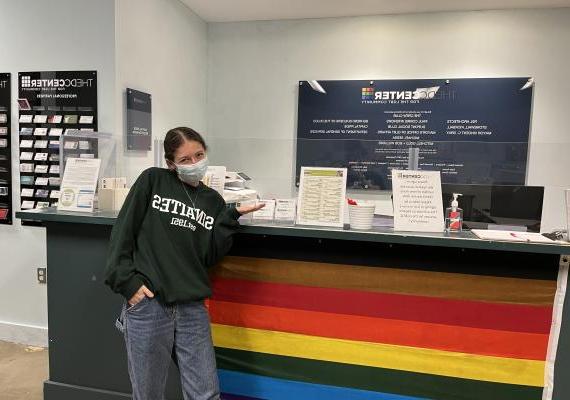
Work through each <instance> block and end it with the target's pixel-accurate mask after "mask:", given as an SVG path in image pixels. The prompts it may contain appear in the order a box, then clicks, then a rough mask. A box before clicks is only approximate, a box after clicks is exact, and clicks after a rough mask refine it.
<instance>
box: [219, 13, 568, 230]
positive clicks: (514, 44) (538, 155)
mask: <svg viewBox="0 0 570 400" xmlns="http://www.w3.org/2000/svg"><path fill="white" fill-rule="evenodd" d="M208 35H209V36H208V43H209V57H208V68H209V70H208V72H209V79H208V132H209V135H210V137H211V139H210V142H211V145H212V146H211V147H212V151H211V156H210V157H211V158H212V159H213V160H214V161H215V162H217V163H221V164H226V165H228V166H229V167H231V168H236V169H240V170H244V171H246V172H247V173H248V174H251V175H252V176H253V177H254V179H255V182H256V184H257V188H259V189H261V191H262V193H265V194H276V195H281V196H286V195H289V194H291V193H293V186H292V176H293V171H294V155H295V152H294V141H293V140H294V137H295V134H296V118H297V115H296V112H297V111H296V108H297V102H296V99H297V89H296V85H297V82H298V81H299V80H307V79H321V80H328V79H331V80H332V79H408V78H410V79H412V78H463V77H509V76H534V77H535V79H536V87H535V97H534V110H533V122H532V135H531V141H532V144H531V154H530V168H529V175H528V184H535V185H547V186H549V187H551V188H550V189H549V191H548V192H547V198H546V199H545V202H546V208H545V212H544V215H543V226H544V227H545V228H547V229H550V228H552V227H556V226H562V225H561V223H559V221H558V220H559V218H558V216H559V215H561V214H559V213H560V212H561V211H562V208H561V207H562V204H563V203H562V197H561V193H562V192H561V189H553V188H552V186H555V187H570V171H569V170H568V168H567V167H566V165H567V164H568V163H567V162H566V161H565V159H566V157H565V156H566V155H567V154H569V150H570V135H569V134H568V133H569V132H568V123H567V118H566V117H565V116H566V115H568V110H570V97H568V95H567V93H570V79H568V65H569V64H570V9H556V10H524V11H523V10H516V11H481V12H454V13H433V14H422V15H420V14H418V15H401V16H397V15H395V16H375V17H358V18H335V19H319V20H311V19H306V20H295V21H268V22H244V23H215V24H209V25H208ZM556 170H558V171H559V172H555V171H556ZM376 196H380V195H379V194H376ZM384 196H385V195H384Z"/></svg>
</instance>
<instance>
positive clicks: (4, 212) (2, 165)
mask: <svg viewBox="0 0 570 400" xmlns="http://www.w3.org/2000/svg"><path fill="white" fill-rule="evenodd" d="M10 88H11V86H10V74H0V224H5V225H11V224H12V156H11V154H12V153H11V151H10V149H11V143H10V137H11V135H10V127H11V125H10V119H11V118H10V117H11V112H10V109H11V107H10V102H11V96H10V93H11V90H10Z"/></svg>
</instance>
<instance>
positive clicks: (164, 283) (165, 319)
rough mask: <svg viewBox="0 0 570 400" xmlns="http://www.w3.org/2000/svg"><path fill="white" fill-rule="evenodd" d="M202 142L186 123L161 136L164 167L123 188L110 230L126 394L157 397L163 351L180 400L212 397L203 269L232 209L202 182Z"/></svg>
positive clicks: (230, 223) (148, 399) (216, 253)
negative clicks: (173, 367)
mask: <svg viewBox="0 0 570 400" xmlns="http://www.w3.org/2000/svg"><path fill="white" fill-rule="evenodd" d="M206 150H207V147H206V143H205V142H204V139H203V138H202V136H200V134H199V133H197V132H195V131H194V130H192V129H190V128H184V127H181V128H175V129H171V130H170V131H168V133H167V134H166V137H165V139H164V156H165V158H166V163H167V165H168V169H163V168H149V169H147V170H146V171H144V172H143V173H142V174H141V175H140V176H139V178H138V179H137V181H136V183H135V184H134V186H133V187H132V189H131V190H130V192H129V195H128V196H127V199H126V200H125V204H124V205H123V207H122V209H121V212H120V213H119V216H118V218H117V222H116V224H115V226H114V228H113V232H112V234H111V244H110V249H109V256H108V260H107V268H106V274H105V275H106V280H105V283H106V284H107V285H109V286H110V287H111V289H112V290H113V291H115V292H117V293H120V294H121V295H123V297H124V298H125V299H126V300H127V301H126V303H125V306H124V307H123V312H122V313H121V317H120V318H119V320H118V321H117V322H118V323H119V325H120V328H122V330H123V332H124V335H125V343H126V348H127V357H128V365H129V376H130V379H131V384H132V387H133V400H160V399H163V398H164V390H165V385H166V378H167V373H168V366H169V364H170V359H171V357H172V358H174V360H175V362H176V363H177V364H178V368H179V370H180V378H181V384H182V392H183V394H184V399H185V400H190V399H192V400H202V399H203V400H206V399H219V386H218V378H217V373H216V362H215V358H214V350H213V345H212V338H211V333H210V322H209V318H208V314H207V310H206V309H205V307H204V299H205V298H207V297H209V296H210V295H211V289H210V282H209V279H208V272H207V270H208V268H209V267H210V266H212V265H214V264H216V263H217V262H218V261H219V260H220V259H221V258H222V257H223V256H224V255H225V254H226V252H227V251H228V250H229V248H230V246H231V243H232V239H231V237H232V235H233V233H234V232H235V231H236V229H237V227H238V226H239V223H238V222H237V219H238V218H239V216H240V215H242V214H245V213H249V212H252V211H255V210H258V209H260V208H261V207H262V205H256V206H241V207H238V208H237V209H236V208H227V207H226V204H225V202H224V200H223V198H222V197H221V196H220V195H219V194H218V193H217V192H216V191H215V190H213V189H210V188H209V187H207V186H205V185H204V184H203V183H202V182H201V179H202V178H203V177H204V174H205V172H206V169H207V166H208V159H207V157H206Z"/></svg>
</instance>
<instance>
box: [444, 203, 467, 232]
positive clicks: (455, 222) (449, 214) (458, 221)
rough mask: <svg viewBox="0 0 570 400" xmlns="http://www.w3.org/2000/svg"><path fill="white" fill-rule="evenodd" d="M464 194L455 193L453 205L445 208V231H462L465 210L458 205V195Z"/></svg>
mask: <svg viewBox="0 0 570 400" xmlns="http://www.w3.org/2000/svg"><path fill="white" fill-rule="evenodd" d="M458 196H462V194H461V193H453V200H452V201H451V207H447V208H446V209H445V231H446V232H461V230H462V227H463V210H462V209H461V208H459V207H458V205H459V203H458V202H457V197H458Z"/></svg>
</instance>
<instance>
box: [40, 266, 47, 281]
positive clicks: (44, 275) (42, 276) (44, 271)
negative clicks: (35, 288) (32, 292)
mask: <svg viewBox="0 0 570 400" xmlns="http://www.w3.org/2000/svg"><path fill="white" fill-rule="evenodd" d="M38 283H47V269H46V268H38Z"/></svg>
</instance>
